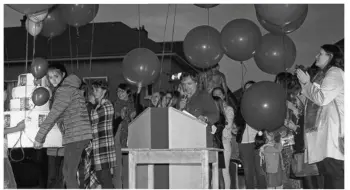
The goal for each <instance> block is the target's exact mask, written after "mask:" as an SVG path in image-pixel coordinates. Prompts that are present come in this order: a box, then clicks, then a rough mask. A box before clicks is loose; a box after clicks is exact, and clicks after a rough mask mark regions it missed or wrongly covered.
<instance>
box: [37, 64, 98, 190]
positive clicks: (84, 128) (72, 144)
mask: <svg viewBox="0 0 350 190" xmlns="http://www.w3.org/2000/svg"><path fill="white" fill-rule="evenodd" d="M47 76H48V78H49V81H50V84H51V85H53V86H54V87H55V88H56V91H55V93H54V95H53V98H54V100H53V103H52V108H51V110H50V112H49V114H48V115H47V117H46V119H45V120H44V121H43V122H42V124H41V125H40V129H39V131H38V133H37V135H36V137H35V142H34V148H36V149H41V148H42V147H43V144H44V142H45V139H46V136H47V134H48V133H49V132H50V130H51V129H52V127H53V126H54V125H55V123H57V121H59V120H60V119H62V120H63V125H62V126H64V128H63V129H61V131H64V133H63V134H62V135H63V142H62V144H63V146H64V161H63V176H64V181H65V183H66V186H67V188H68V189H78V188H79V182H78V180H77V171H78V168H79V169H81V168H82V167H83V166H82V165H79V163H80V160H81V158H82V153H83V152H84V150H85V148H87V147H88V146H90V143H91V139H92V128H91V123H90V120H89V114H88V111H87V108H86V105H85V98H84V96H83V93H82V91H81V90H80V89H79V87H80V85H81V80H80V79H79V78H78V77H77V76H76V75H69V76H68V74H67V70H66V68H65V67H64V66H63V65H62V64H51V65H49V68H48V72H47ZM81 183H84V182H80V184H81Z"/></svg>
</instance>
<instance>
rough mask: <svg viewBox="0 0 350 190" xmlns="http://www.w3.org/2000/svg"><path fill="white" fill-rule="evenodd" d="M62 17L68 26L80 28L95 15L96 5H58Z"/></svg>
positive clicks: (97, 6) (97, 7)
mask: <svg viewBox="0 0 350 190" xmlns="http://www.w3.org/2000/svg"><path fill="white" fill-rule="evenodd" d="M60 8H61V11H62V16H63V18H64V19H65V21H66V23H67V24H68V25H70V26H74V27H80V26H84V25H86V24H88V23H89V22H91V21H92V20H93V19H94V18H95V17H96V15H97V12H98V9H99V5H98V4H64V5H60Z"/></svg>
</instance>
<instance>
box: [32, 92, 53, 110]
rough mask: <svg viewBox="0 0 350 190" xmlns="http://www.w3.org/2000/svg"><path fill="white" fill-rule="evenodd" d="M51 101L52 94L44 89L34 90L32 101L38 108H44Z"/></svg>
mask: <svg viewBox="0 0 350 190" xmlns="http://www.w3.org/2000/svg"><path fill="white" fill-rule="evenodd" d="M49 99H50V92H49V91H48V90H47V89H46V88H44V87H39V88H37V89H35V90H34V92H33V94H32V101H33V103H34V104H35V105H36V106H42V105H44V104H46V102H47V101H49Z"/></svg>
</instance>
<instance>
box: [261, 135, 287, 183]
mask: <svg viewBox="0 0 350 190" xmlns="http://www.w3.org/2000/svg"><path fill="white" fill-rule="evenodd" d="M255 146H256V149H259V152H260V153H259V154H260V164H261V165H262V168H263V170H264V172H265V174H266V183H267V188H268V189H283V159H282V154H281V152H282V143H281V135H280V134H279V133H276V132H275V133H274V132H267V131H265V130H263V131H259V132H258V133H257V134H256V136H255Z"/></svg>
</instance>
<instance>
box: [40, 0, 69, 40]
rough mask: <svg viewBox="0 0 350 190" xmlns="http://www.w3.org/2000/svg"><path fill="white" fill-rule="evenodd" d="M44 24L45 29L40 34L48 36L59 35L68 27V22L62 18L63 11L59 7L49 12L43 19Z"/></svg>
mask: <svg viewBox="0 0 350 190" xmlns="http://www.w3.org/2000/svg"><path fill="white" fill-rule="evenodd" d="M43 24H44V26H43V30H42V31H41V33H40V34H41V35H43V36H45V37H48V38H53V37H55V36H59V35H61V34H62V33H63V32H64V31H65V30H66V29H67V24H66V23H65V22H64V20H63V19H62V13H61V11H60V8H59V7H57V8H55V9H53V10H52V11H50V12H49V14H48V15H47V17H46V18H45V19H44V20H43Z"/></svg>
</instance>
